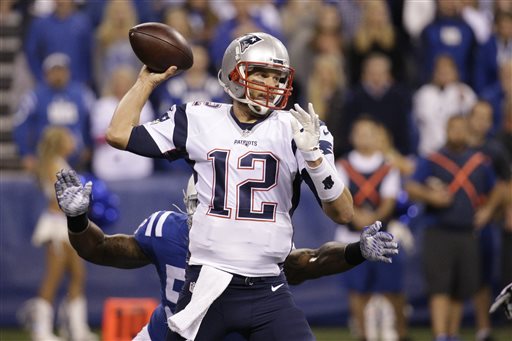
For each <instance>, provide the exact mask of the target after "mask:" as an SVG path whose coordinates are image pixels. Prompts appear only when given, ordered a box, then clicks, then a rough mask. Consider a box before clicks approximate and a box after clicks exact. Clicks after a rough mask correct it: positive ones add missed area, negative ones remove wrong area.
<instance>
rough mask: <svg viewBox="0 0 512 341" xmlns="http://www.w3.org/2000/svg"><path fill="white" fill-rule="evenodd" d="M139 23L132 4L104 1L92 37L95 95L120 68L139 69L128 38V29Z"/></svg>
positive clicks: (129, 2)
mask: <svg viewBox="0 0 512 341" xmlns="http://www.w3.org/2000/svg"><path fill="white" fill-rule="evenodd" d="M138 22H139V20H138V16H137V11H136V9H135V5H134V3H133V2H132V1H129V0H127V1H107V3H106V5H105V8H104V12H103V17H102V19H101V22H100V25H99V26H98V28H97V30H96V34H95V38H96V44H95V46H96V48H95V49H94V80H95V82H96V83H95V85H96V88H97V89H98V92H102V91H103V89H102V88H101V87H102V86H103V85H104V84H105V83H108V81H109V79H110V77H111V76H112V73H113V72H114V70H115V69H117V68H118V67H119V66H121V65H130V66H131V67H133V68H135V69H139V68H140V65H141V64H140V61H139V60H138V59H137V56H136V55H135V53H133V50H132V47H131V45H130V40H129V38H128V32H129V30H130V28H132V27H133V26H135V25H137V23H138Z"/></svg>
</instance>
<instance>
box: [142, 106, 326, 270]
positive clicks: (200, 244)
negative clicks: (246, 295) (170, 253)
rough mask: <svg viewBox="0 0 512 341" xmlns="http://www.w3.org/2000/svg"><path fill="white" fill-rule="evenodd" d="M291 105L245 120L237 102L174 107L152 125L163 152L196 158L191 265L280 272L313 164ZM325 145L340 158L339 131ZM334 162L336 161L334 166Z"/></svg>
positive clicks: (193, 161) (149, 127) (323, 139)
mask: <svg viewBox="0 0 512 341" xmlns="http://www.w3.org/2000/svg"><path fill="white" fill-rule="evenodd" d="M291 118H292V115H291V114H290V113H289V112H288V111H275V112H273V113H271V114H270V115H269V116H268V117H266V118H264V119H262V120H261V121H259V122H256V123H254V124H246V123H245V124H244V123H240V122H239V121H238V120H237V119H236V117H235V116H234V114H233V113H232V105H230V104H220V103H213V102H193V103H188V104H184V105H181V106H173V107H172V108H171V109H170V110H169V111H168V112H167V113H166V114H165V115H163V116H162V117H161V118H160V119H159V120H156V121H154V122H150V123H146V124H144V127H145V128H146V130H147V131H148V132H149V134H150V135H151V137H152V139H153V140H154V141H155V143H156V144H157V145H158V147H159V149H160V151H161V152H162V153H165V154H166V155H167V156H168V157H169V158H170V159H173V158H178V157H183V158H185V159H187V160H189V161H190V163H191V165H192V166H193V168H194V171H195V173H196V176H197V182H196V189H197V193H198V198H199V206H198V208H197V210H196V212H195V214H194V217H193V223H192V229H191V231H190V244H189V250H190V253H191V257H190V264H196V265H211V266H214V267H216V268H219V269H221V270H224V271H228V272H231V273H236V274H240V275H244V276H276V275H278V274H279V272H280V269H279V266H278V264H279V263H282V262H284V260H285V258H286V256H287V255H288V253H289V252H290V250H291V248H292V236H293V228H292V223H291V216H290V214H291V212H292V211H293V209H295V207H296V205H297V204H298V195H299V191H300V183H301V172H302V170H303V169H304V168H305V162H304V160H303V158H302V156H301V154H300V152H299V151H297V150H296V147H295V143H294V142H293V133H292V128H291V123H290V119H291ZM320 135H321V142H320V147H321V149H322V150H323V151H324V154H325V156H326V159H327V160H328V161H329V162H331V163H332V164H334V159H333V154H332V142H333V141H332V135H331V134H330V133H329V131H328V130H327V127H325V126H322V127H321V134H320ZM333 167H334V165H333Z"/></svg>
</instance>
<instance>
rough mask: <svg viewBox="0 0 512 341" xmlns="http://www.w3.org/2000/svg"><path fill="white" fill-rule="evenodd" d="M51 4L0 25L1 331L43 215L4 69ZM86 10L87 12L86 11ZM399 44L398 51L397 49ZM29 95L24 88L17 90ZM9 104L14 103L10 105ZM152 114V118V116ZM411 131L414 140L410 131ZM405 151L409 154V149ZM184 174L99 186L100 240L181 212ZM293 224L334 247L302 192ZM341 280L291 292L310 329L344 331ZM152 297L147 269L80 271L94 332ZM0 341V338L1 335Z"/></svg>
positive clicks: (25, 288)
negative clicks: (113, 305) (114, 210)
mask: <svg viewBox="0 0 512 341" xmlns="http://www.w3.org/2000/svg"><path fill="white" fill-rule="evenodd" d="M448 1H451V0H448ZM75 2H76V3H77V5H78V10H79V11H81V12H83V13H89V14H90V13H93V12H94V11H89V8H96V7H98V6H95V5H96V4H98V3H103V2H105V1H102V0H98V1H96V0H91V1H89V2H88V1H75ZM355 2H357V1H355ZM406 2H407V0H397V1H394V0H393V1H392V0H390V1H386V4H387V5H388V10H389V14H390V17H391V19H392V21H393V25H394V28H395V30H396V32H398V33H399V34H404V27H403V23H402V22H401V19H400V13H401V11H402V10H403V6H404V3H406ZM498 2H500V1H498ZM505 2H506V1H505ZM5 3H6V2H5V1H3V2H2V4H3V5H4V4H5ZM51 3H52V1H51V0H48V1H20V2H18V3H16V4H15V7H14V9H15V12H16V13H17V14H18V15H17V18H18V19H17V21H15V23H14V27H15V28H16V30H15V31H14V32H15V33H14V34H12V32H13V31H12V30H8V29H7V28H8V26H9V25H11V23H7V21H0V23H1V24H2V25H4V26H1V27H2V29H1V30H0V33H1V36H2V37H6V36H7V35H9V36H10V35H12V37H14V38H17V39H18V42H17V44H18V45H16V44H14V45H13V44H6V43H4V41H2V58H3V59H2V65H1V67H2V72H1V80H2V82H1V84H0V85H1V86H0V88H1V91H2V93H1V97H2V101H1V103H0V106H1V116H0V117H1V121H0V127H1V129H0V130H1V131H0V133H1V134H0V135H1V139H0V140H1V141H0V142H1V150H0V156H1V166H0V168H1V170H0V172H1V173H0V224H1V226H0V256H1V257H0V327H2V328H12V327H17V326H18V322H17V320H16V311H17V309H18V308H19V307H20V305H21V304H22V303H23V302H24V301H25V300H27V299H29V298H31V297H33V296H34V295H35V293H36V292H37V288H38V285H39V281H40V279H41V276H42V274H43V271H44V269H43V266H44V251H43V249H38V248H35V247H33V246H32V245H31V243H30V237H31V234H32V231H33V227H34V225H35V223H36V221H37V218H38V217H39V215H40V213H41V212H42V210H43V209H44V207H45V200H44V198H43V196H42V194H41V193H40V190H39V188H38V187H37V185H36V182H35V180H34V179H33V177H32V176H31V175H30V174H28V173H25V172H22V171H21V165H20V160H19V156H18V155H17V152H16V147H15V144H14V142H13V136H12V124H13V123H12V121H13V116H14V112H15V110H16V107H15V106H14V107H13V106H12V102H19V98H20V97H21V93H19V92H13V91H19V89H16V88H15V87H14V84H15V83H18V81H20V80H21V79H17V78H22V76H23V75H22V74H19V73H14V74H13V73H10V72H7V71H6V68H8V67H9V66H8V65H9V64H6V61H9V60H10V61H13V60H14V59H16V58H17V56H18V55H20V54H21V53H20V52H22V51H23V49H24V45H23V44H24V42H23V40H24V37H25V34H26V33H27V28H28V27H29V25H30V23H31V21H32V20H33V18H35V17H36V16H37V15H47V14H48V13H49V11H51ZM148 3H150V4H152V5H154V7H155V8H158V10H155V11H153V12H151V11H148V6H147V4H148ZM183 3H185V1H174V2H173V1H156V0H155V1H134V4H135V7H136V8H137V10H138V11H139V15H140V18H139V22H143V21H149V20H161V19H160V18H161V17H162V16H163V11H164V8H165V7H166V6H168V5H173V6H174V5H175V6H180V5H182V4H183ZM216 3H220V2H216ZM286 3H287V1H284V0H277V1H262V2H261V6H262V7H264V6H271V7H272V8H273V9H274V10H275V12H276V13H277V14H278V15H284V14H283V13H285V7H286ZM325 3H329V4H331V5H333V6H335V8H337V9H338V8H343V7H344V5H346V4H351V3H352V1H350V0H346V1H341V2H339V1H338V2H336V1H326V2H325ZM481 3H482V4H483V5H482V8H485V6H487V7H489V6H491V7H492V6H493V1H487V2H486V1H481ZM91 4H92V5H93V6H90V5H91ZM155 4H156V5H155ZM489 4H490V5H489ZM345 7H346V6H345ZM333 8H334V7H333ZM267 9H268V7H267ZM276 9H277V10H276ZM2 13H4V12H2ZM38 13H39V14H38ZM2 15H4V14H2ZM92 15H93V16H94V15H96V17H95V18H96V19H98V15H97V14H94V13H93V14H92ZM100 19H101V18H100ZM343 19H344V20H351V19H350V18H349V15H347V14H345V15H344V17H343ZM12 37H11V38H12ZM402 43H403V42H399V43H398V45H399V49H400V48H401V46H400V44H402ZM404 44H405V45H404V46H403V48H404V56H405V60H404V66H405V68H406V69H407V71H406V72H405V73H407V72H410V74H408V75H406V76H404V77H403V83H404V84H406V85H407V88H408V90H409V91H414V90H416V89H417V88H418V87H419V86H420V85H421V84H422V81H421V75H420V74H421V70H417V69H416V68H417V65H416V64H415V62H414V58H415V57H417V56H415V55H414V51H413V49H412V48H411V44H410V43H404ZM13 46H14V47H13ZM25 71H27V70H25ZM91 78H92V76H91ZM347 78H350V76H348V75H347ZM351 83H352V82H351V81H347V85H346V86H347V88H350V87H351V86H353V84H351ZM91 85H92V87H93V89H94V90H95V91H96V92H99V91H100V90H99V86H98V84H91ZM29 89H30V88H25V89H24V90H29ZM306 92H307V91H306V89H305V88H303V89H302V96H304V97H305V96H306ZM13 98H14V99H18V100H17V101H16V100H13ZM302 100H303V99H302ZM157 109H158V108H157ZM156 111H157V112H158V110H156ZM412 131H413V132H414V129H413V130H412ZM408 133H410V132H408ZM415 139H417V136H413V138H412V141H413V142H414V140H415ZM416 143H417V141H416ZM410 148H411V150H415V146H411V147H410ZM162 168H163V169H162ZM188 174H189V173H188V171H187V170H186V169H185V168H184V167H179V166H178V167H176V168H172V169H167V168H165V167H161V166H160V168H159V166H158V165H157V166H156V171H155V173H154V174H153V175H152V176H150V177H147V178H145V179H140V180H137V181H106V182H105V183H106V185H107V187H108V189H109V191H110V192H111V193H113V194H114V195H115V196H117V198H118V209H119V212H120V216H119V220H118V221H116V223H115V224H113V225H112V226H110V227H108V229H106V232H107V233H130V232H132V231H133V230H134V229H135V228H136V226H137V225H138V223H139V222H140V221H142V220H143V219H144V218H145V217H146V216H147V215H148V214H150V213H151V212H153V211H155V210H162V209H168V208H171V204H173V203H175V204H178V205H180V204H181V202H182V189H183V187H184V184H185V183H186V178H187V176H188ZM418 209H419V210H421V207H416V206H413V209H412V210H411V211H408V212H406V215H407V213H409V215H408V216H407V221H408V223H409V227H410V228H411V231H412V233H413V235H414V236H415V238H416V248H415V250H414V252H413V253H411V254H407V261H406V277H405V279H404V282H405V293H406V295H407V299H408V303H409V305H410V323H411V325H415V326H427V325H428V322H429V318H428V307H427V297H426V292H425V283H424V280H423V278H422V273H421V258H420V257H421V251H422V250H421V248H420V246H421V240H422V233H423V227H424V226H423V225H422V221H421V219H418V218H417V210H418ZM294 224H295V231H296V232H295V244H296V246H297V247H318V246H319V245H321V244H322V243H324V242H326V241H329V240H332V239H333V236H334V230H335V225H334V224H333V223H332V222H331V221H330V220H328V219H327V218H326V217H325V216H324V215H323V213H322V212H321V211H320V209H319V208H318V206H317V205H316V203H315V202H314V198H313V197H312V195H311V193H310V192H309V190H307V189H306V190H303V195H302V200H301V204H300V206H299V209H298V210H297V211H296V214H295V216H294ZM494 265H498V264H494ZM496 268H497V267H496ZM496 276H497V274H496ZM342 278H343V275H336V276H330V277H328V278H322V279H319V280H315V281H311V282H306V283H305V284H302V285H300V286H298V287H294V288H293V292H294V295H295V298H296V300H297V302H298V304H299V305H300V306H301V307H302V308H303V310H304V311H305V312H306V314H307V317H308V320H309V321H310V322H311V324H312V325H314V326H334V327H342V328H346V325H347V309H348V307H347V300H346V292H345V290H344V289H343V287H342V286H341V280H342ZM496 282H497V279H496ZM494 289H495V292H497V290H499V287H498V285H497V284H496V287H495V288H494ZM158 294H159V286H158V280H157V276H156V273H155V271H154V270H153V268H152V267H146V268H143V269H140V270H129V271H128V270H119V269H112V268H106V267H99V266H95V265H92V264H87V284H86V296H87V299H88V305H89V317H90V322H91V325H92V326H96V327H98V326H99V325H100V322H101V317H102V309H103V302H104V300H105V298H107V297H111V296H126V297H158ZM63 295H64V291H63V290H61V292H60V293H59V296H58V297H59V300H60V299H62V297H63ZM464 322H465V325H466V326H469V327H471V326H472V307H471V306H469V305H468V306H466V309H465V320H464ZM495 322H496V323H497V324H498V325H499V326H503V319H502V317H499V316H498V317H495ZM507 332H508V330H507ZM511 335H512V334H511ZM0 338H2V335H0ZM2 339H3V338H2ZM6 340H7V339H6Z"/></svg>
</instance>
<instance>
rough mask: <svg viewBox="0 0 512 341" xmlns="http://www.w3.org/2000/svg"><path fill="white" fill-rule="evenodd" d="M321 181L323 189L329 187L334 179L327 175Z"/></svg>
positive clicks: (332, 184)
mask: <svg viewBox="0 0 512 341" xmlns="http://www.w3.org/2000/svg"><path fill="white" fill-rule="evenodd" d="M322 183H323V184H324V189H331V188H332V186H334V181H332V177H331V176H330V175H329V176H328V177H326V178H325V179H324V180H323V181H322Z"/></svg>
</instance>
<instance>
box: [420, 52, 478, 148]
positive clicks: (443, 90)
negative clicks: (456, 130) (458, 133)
mask: <svg viewBox="0 0 512 341" xmlns="http://www.w3.org/2000/svg"><path fill="white" fill-rule="evenodd" d="M475 102H476V95H475V93H474V92H473V90H471V88H470V87H469V86H468V85H467V84H464V83H462V82H461V81H460V80H459V73H458V71H457V66H456V65H455V62H454V61H453V58H452V57H450V56H449V55H440V56H438V57H437V59H436V61H435V63H434V71H433V73H432V80H431V81H430V83H427V84H425V85H423V86H422V87H421V88H419V89H418V91H416V93H415V94H414V99H413V108H412V114H413V119H414V122H415V124H416V126H417V127H418V134H419V145H418V154H419V155H420V156H424V157H425V156H427V155H429V154H430V153H433V152H435V151H436V150H438V149H439V148H441V147H442V146H443V145H444V144H445V142H446V122H448V119H449V118H450V117H452V116H455V115H458V114H466V113H468V112H469V111H470V110H471V108H472V107H473V105H474V104H475Z"/></svg>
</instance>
